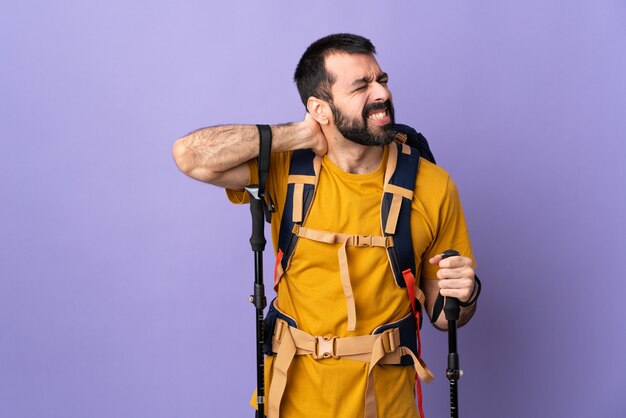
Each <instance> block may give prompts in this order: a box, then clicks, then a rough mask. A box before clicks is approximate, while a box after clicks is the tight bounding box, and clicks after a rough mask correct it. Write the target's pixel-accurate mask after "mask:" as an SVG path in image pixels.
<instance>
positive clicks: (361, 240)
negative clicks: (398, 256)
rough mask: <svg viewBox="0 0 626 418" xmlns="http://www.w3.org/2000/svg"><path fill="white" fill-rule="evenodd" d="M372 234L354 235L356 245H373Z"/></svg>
mask: <svg viewBox="0 0 626 418" xmlns="http://www.w3.org/2000/svg"><path fill="white" fill-rule="evenodd" d="M372 238H373V237H372V236H371V235H355V236H354V241H355V242H354V245H355V247H371V246H372Z"/></svg>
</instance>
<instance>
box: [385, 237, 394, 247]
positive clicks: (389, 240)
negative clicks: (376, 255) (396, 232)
mask: <svg viewBox="0 0 626 418" xmlns="http://www.w3.org/2000/svg"><path fill="white" fill-rule="evenodd" d="M391 247H393V237H392V236H388V237H385V248H391Z"/></svg>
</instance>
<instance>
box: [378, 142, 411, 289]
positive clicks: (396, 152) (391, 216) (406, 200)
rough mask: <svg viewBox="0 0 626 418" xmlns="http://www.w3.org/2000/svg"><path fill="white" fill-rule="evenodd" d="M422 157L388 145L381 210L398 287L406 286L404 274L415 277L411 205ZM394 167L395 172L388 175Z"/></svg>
mask: <svg viewBox="0 0 626 418" xmlns="http://www.w3.org/2000/svg"><path fill="white" fill-rule="evenodd" d="M419 157H420V155H419V152H418V151H417V150H416V149H415V148H412V147H409V146H408V145H406V144H399V143H392V144H390V145H389V156H388V157H387V167H388V169H387V172H386V173H385V185H384V189H383V199H382V203H381V209H380V210H381V220H382V228H383V234H384V235H385V236H391V237H393V242H394V245H393V246H392V247H389V248H388V249H387V254H388V256H389V262H390V264H391V268H392V270H393V276H394V278H395V280H396V284H397V285H398V286H399V287H405V286H406V283H405V280H404V275H403V272H405V271H406V270H410V271H411V273H412V274H413V275H414V276H415V256H414V254H413V240H412V238H411V202H412V201H413V189H414V188H415V179H416V177H417V172H418V170H419ZM394 165H395V170H393V172H392V173H389V171H390V169H392V168H393V166H394ZM387 179H388V180H387ZM404 274H406V273H404Z"/></svg>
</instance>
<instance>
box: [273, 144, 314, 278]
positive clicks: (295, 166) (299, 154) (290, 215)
mask: <svg viewBox="0 0 626 418" xmlns="http://www.w3.org/2000/svg"><path fill="white" fill-rule="evenodd" d="M320 166H321V159H320V158H319V157H317V158H316V155H315V153H314V152H313V151H312V150H310V149H306V150H296V151H293V154H292V156H291V164H290V166H289V178H288V179H287V183H288V184H287V196H286V198H285V205H284V207H283V215H282V218H281V221H280V231H279V233H278V254H277V256H276V271H275V278H274V280H275V284H277V283H278V281H279V280H280V277H281V276H282V274H283V273H284V272H285V270H287V268H288V267H289V262H290V261H291V256H292V255H293V252H294V249H295V248H296V244H297V242H298V236H297V235H296V234H294V233H293V230H294V226H295V225H300V226H301V225H302V224H303V223H304V220H305V219H306V216H307V215H308V213H309V210H310V208H311V203H312V202H313V197H314V196H315V188H316V185H317V179H318V178H319V171H320Z"/></svg>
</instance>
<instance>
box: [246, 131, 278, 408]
mask: <svg viewBox="0 0 626 418" xmlns="http://www.w3.org/2000/svg"><path fill="white" fill-rule="evenodd" d="M257 129H258V131H259V157H258V169H259V184H253V185H250V186H248V187H246V191H247V192H248V194H249V195H250V213H251V214H252V235H251V236H250V246H251V247H252V251H253V252H254V293H253V294H252V295H251V296H250V302H251V303H252V304H253V305H254V307H255V308H256V388H257V389H256V390H257V392H256V395H257V398H256V401H257V410H256V415H255V417H256V418H265V362H264V360H265V357H264V355H263V342H264V340H265V335H264V334H265V333H264V323H263V310H264V309H265V306H266V305H267V300H266V299H265V286H264V285H263V251H264V250H265V244H266V241H265V219H267V221H268V222H270V220H271V213H272V212H273V211H274V204H273V203H272V199H271V198H270V196H269V195H267V198H268V199H269V204H268V202H267V201H266V195H265V181H266V179H267V175H268V173H269V170H270V154H271V149H272V130H271V128H270V126H269V125H257Z"/></svg>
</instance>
